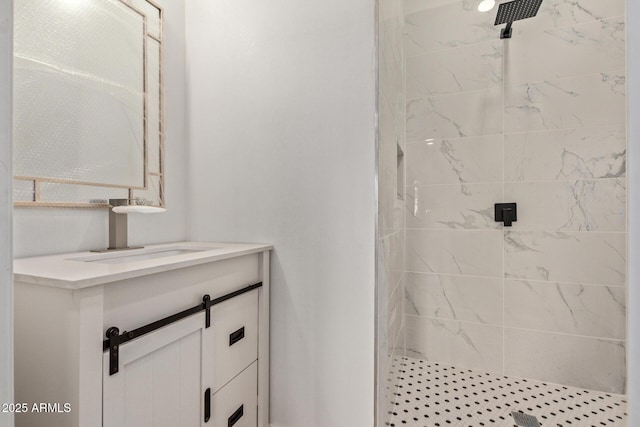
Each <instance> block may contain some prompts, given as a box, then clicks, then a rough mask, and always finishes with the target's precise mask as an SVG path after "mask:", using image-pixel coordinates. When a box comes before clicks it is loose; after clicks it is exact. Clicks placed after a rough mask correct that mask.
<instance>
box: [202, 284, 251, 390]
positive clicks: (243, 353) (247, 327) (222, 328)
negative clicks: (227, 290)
mask: <svg viewBox="0 0 640 427" xmlns="http://www.w3.org/2000/svg"><path fill="white" fill-rule="evenodd" d="M211 328H212V329H213V333H212V339H213V361H212V367H213V378H212V385H211V390H212V391H213V392H214V393H215V392H216V391H218V390H220V389H221V388H222V387H223V386H224V385H225V384H227V383H228V382H229V381H230V380H231V379H232V378H233V377H235V376H236V375H238V374H239V373H240V372H241V371H242V370H243V369H245V368H246V367H247V366H249V365H250V364H251V363H252V362H254V361H255V360H256V359H257V358H258V290H255V291H251V292H248V293H246V294H243V295H240V296H237V297H235V298H232V299H230V300H229V301H226V302H223V303H221V304H218V305H215V306H214V307H212V308H211Z"/></svg>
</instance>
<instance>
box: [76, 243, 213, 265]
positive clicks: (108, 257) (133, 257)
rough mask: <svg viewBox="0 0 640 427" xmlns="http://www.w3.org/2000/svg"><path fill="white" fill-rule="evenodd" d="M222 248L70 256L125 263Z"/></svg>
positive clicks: (181, 247) (196, 247) (180, 248)
mask: <svg viewBox="0 0 640 427" xmlns="http://www.w3.org/2000/svg"><path fill="white" fill-rule="evenodd" d="M215 249H221V248H218V247H214V246H192V247H185V246H175V247H165V248H150V249H132V250H125V251H117V252H108V253H101V254H98V255H89V256H83V257H78V258H69V260H71V261H82V262H97V263H100V264H125V263H130V262H139V261H147V260H150V259H157V258H165V257H171V256H177V255H187V254H195V253H198V252H204V251H211V250H215Z"/></svg>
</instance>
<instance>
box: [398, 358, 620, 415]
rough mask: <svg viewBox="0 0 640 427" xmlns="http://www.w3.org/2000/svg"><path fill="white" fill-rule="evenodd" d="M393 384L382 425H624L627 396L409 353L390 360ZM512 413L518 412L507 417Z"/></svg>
mask: <svg viewBox="0 0 640 427" xmlns="http://www.w3.org/2000/svg"><path fill="white" fill-rule="evenodd" d="M392 366H393V368H392V369H393V371H392V373H391V376H390V378H389V381H390V382H392V383H395V384H398V387H397V389H396V393H395V396H394V397H395V402H393V403H392V405H391V407H392V409H391V414H389V415H390V421H388V422H387V423H386V425H387V426H393V427H399V426H416V427H440V426H464V427H479V426H500V427H502V426H504V427H512V426H514V427H536V426H543V427H552V426H553V427H556V426H560V427H575V426H579V427H583V426H584V427H592V426H593V427H600V426H611V427H613V426H619V427H623V426H625V425H626V418H627V414H626V397H625V396H622V395H615V394H608V393H602V392H597V391H589V390H582V389H579V388H575V387H568V386H562V385H557V384H549V383H544V382H541V381H535V380H529V379H523V378H515V377H508V376H503V375H496V374H488V373H484V372H478V371H472V370H469V369H458V368H454V367H451V366H445V365H442V364H437V363H432V362H428V361H425V360H420V359H413V358H410V357H405V358H397V359H395V360H394V363H392ZM514 412H516V413H518V412H519V413H521V414H522V415H518V414H516V415H512V414H513V413H514Z"/></svg>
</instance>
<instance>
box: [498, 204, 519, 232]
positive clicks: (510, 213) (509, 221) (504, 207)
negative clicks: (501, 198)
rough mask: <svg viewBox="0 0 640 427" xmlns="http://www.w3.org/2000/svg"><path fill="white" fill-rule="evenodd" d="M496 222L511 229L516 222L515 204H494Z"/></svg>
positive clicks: (516, 211) (516, 209) (516, 210)
mask: <svg viewBox="0 0 640 427" xmlns="http://www.w3.org/2000/svg"><path fill="white" fill-rule="evenodd" d="M495 217H496V222H502V223H504V226H505V227H511V226H512V225H513V223H514V222H515V221H517V220H518V208H517V205H516V204H515V203H496V204H495Z"/></svg>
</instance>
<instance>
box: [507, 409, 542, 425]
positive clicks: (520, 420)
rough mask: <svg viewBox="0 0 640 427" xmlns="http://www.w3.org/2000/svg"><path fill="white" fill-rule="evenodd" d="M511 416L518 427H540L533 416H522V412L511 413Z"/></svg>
mask: <svg viewBox="0 0 640 427" xmlns="http://www.w3.org/2000/svg"><path fill="white" fill-rule="evenodd" d="M511 416H512V417H513V420H514V421H515V422H516V425H517V426H518V427H540V423H539V422H538V419H537V418H536V417H534V416H533V415H527V414H523V413H522V412H512V413H511Z"/></svg>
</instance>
